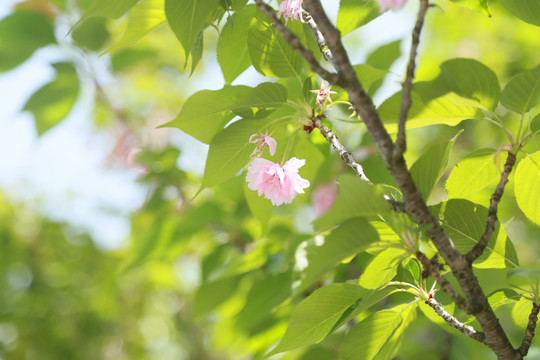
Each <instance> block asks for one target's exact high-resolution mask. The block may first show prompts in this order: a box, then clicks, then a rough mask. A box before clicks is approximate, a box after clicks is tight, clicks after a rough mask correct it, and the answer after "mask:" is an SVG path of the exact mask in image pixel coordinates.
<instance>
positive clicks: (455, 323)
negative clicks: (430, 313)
mask: <svg viewBox="0 0 540 360" xmlns="http://www.w3.org/2000/svg"><path fill="white" fill-rule="evenodd" d="M426 304H428V305H429V306H431V308H432V309H433V310H435V312H436V313H437V315H439V316H440V317H442V318H443V320H444V321H446V323H447V324H448V325H450V326H451V327H453V328H454V329H457V330H459V331H460V332H462V333H463V334H465V335H467V336H469V337H470V338H473V339H474V340H476V341H479V342H481V343H484V340H485V338H486V336H485V335H484V333H483V332H478V331H476V330H475V329H474V328H473V327H472V326H469V325H465V324H464V323H462V322H461V321H459V320H458V319H456V318H455V317H453V316H452V315H450V314H449V313H448V311H446V309H445V308H444V307H443V306H442V305H441V304H439V303H438V302H437V300H435V299H434V298H430V299H427V300H426Z"/></svg>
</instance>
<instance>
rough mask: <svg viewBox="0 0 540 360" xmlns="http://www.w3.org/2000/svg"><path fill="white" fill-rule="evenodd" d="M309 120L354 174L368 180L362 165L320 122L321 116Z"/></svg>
mask: <svg viewBox="0 0 540 360" xmlns="http://www.w3.org/2000/svg"><path fill="white" fill-rule="evenodd" d="M311 121H313V126H314V127H316V128H317V129H319V131H320V132H321V134H322V136H324V138H325V139H326V140H327V141H328V142H329V143H330V144H331V145H332V147H333V148H334V150H336V152H337V153H338V154H339V156H340V157H341V159H342V160H343V162H345V164H346V165H347V166H350V167H351V168H352V169H353V170H354V172H355V173H356V175H358V176H359V177H360V179H362V180H365V181H369V179H368V177H367V176H366V174H365V173H364V169H363V168H362V165H360V164H359V163H357V162H356V161H355V160H354V158H353V157H352V154H351V152H350V151H349V150H347V148H346V147H345V146H343V145H342V144H341V143H340V142H339V139H338V137H337V136H336V135H335V134H334V133H333V132H332V130H330V129H329V128H327V127H326V126H324V125H323V124H322V121H321V117H320V116H313V117H312V118H311Z"/></svg>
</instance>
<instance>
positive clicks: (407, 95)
mask: <svg viewBox="0 0 540 360" xmlns="http://www.w3.org/2000/svg"><path fill="white" fill-rule="evenodd" d="M428 8H429V0H420V10H419V11H418V17H417V18H416V25H415V26H414V29H413V32H412V42H411V51H410V53H409V63H408V64H407V75H406V76H405V81H404V82H403V86H402V88H403V90H402V92H401V94H402V97H401V110H400V113H399V122H398V133H397V138H396V143H395V145H396V147H395V148H394V158H397V157H401V156H402V155H403V154H404V153H405V150H406V149H407V137H406V133H405V122H406V121H407V115H408V113H409V109H410V108H411V105H412V100H411V89H412V84H413V80H414V72H415V69H416V56H417V55H418V46H419V45H420V34H421V32H422V27H423V26H424V19H425V17H426V12H427V9H428Z"/></svg>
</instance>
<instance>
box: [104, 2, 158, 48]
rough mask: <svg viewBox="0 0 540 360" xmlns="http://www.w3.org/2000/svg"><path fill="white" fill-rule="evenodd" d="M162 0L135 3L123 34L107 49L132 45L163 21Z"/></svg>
mask: <svg viewBox="0 0 540 360" xmlns="http://www.w3.org/2000/svg"><path fill="white" fill-rule="evenodd" d="M164 4H165V1H164V0H143V1H140V2H139V3H138V4H136V5H135V6H134V7H133V8H132V9H131V11H130V12H129V15H128V24H127V28H126V31H125V32H124V35H122V38H121V39H120V40H118V41H117V42H116V43H115V44H114V45H113V46H112V47H111V48H110V49H109V50H108V51H115V50H118V49H122V48H125V47H129V46H132V45H134V44H135V43H136V42H137V41H139V40H140V39H141V38H142V37H144V36H145V35H146V34H148V33H149V32H151V31H152V30H154V29H155V28H156V27H158V26H159V25H161V24H163V23H165V12H164V10H163V7H164Z"/></svg>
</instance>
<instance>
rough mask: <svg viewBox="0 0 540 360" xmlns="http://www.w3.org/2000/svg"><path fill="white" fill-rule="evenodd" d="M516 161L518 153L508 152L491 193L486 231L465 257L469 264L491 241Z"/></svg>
mask: <svg viewBox="0 0 540 360" xmlns="http://www.w3.org/2000/svg"><path fill="white" fill-rule="evenodd" d="M515 163H516V155H515V154H514V153H512V152H508V158H507V159H506V163H505V164H504V170H503V172H502V173H501V179H500V181H499V184H498V185H497V187H496V188H495V192H493V195H491V199H490V201H489V209H488V216H487V224H486V231H485V232H484V234H483V235H482V237H481V238H480V240H479V241H478V242H477V243H476V245H475V246H474V247H473V248H472V249H471V250H470V251H469V252H468V253H467V255H465V258H466V259H467V261H468V262H469V264H472V263H473V262H474V261H475V260H476V259H478V258H479V257H480V256H481V255H482V253H483V252H484V250H485V248H486V246H487V244H488V242H489V239H490V238H491V235H492V234H493V232H494V231H495V222H496V221H497V209H498V207H499V202H500V201H501V198H502V195H503V193H504V187H505V186H506V183H508V177H509V176H510V173H511V172H512V168H513V167H514V164H515Z"/></svg>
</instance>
